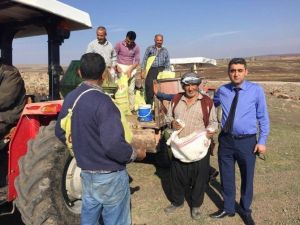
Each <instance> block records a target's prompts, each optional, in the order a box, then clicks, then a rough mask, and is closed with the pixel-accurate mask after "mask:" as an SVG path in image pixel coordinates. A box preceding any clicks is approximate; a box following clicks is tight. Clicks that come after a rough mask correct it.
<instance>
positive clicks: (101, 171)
mask: <svg viewBox="0 0 300 225" xmlns="http://www.w3.org/2000/svg"><path fill="white" fill-rule="evenodd" d="M81 171H82V172H85V173H92V174H95V173H104V174H106V173H115V172H118V171H120V170H115V171H110V170H81Z"/></svg>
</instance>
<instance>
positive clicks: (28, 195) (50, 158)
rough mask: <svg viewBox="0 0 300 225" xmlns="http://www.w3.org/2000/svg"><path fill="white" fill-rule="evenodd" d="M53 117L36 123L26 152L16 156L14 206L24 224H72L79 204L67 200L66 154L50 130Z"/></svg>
mask: <svg viewBox="0 0 300 225" xmlns="http://www.w3.org/2000/svg"><path fill="white" fill-rule="evenodd" d="M54 127H55V121H52V122H51V123H50V124H49V125H48V126H46V127H45V126H42V127H40V130H39V133H38V134H37V136H36V138H35V139H34V140H30V141H29V142H28V152H27V154H26V155H25V156H23V157H22V158H21V159H20V160H19V168H20V174H19V176H18V177H17V178H16V180H15V187H16V190H17V194H18V196H17V198H16V200H15V202H16V206H17V208H18V209H19V211H20V213H21V216H22V220H23V222H24V223H25V224H26V225H71V224H72V225H76V224H79V223H80V207H79V210H78V209H77V211H76V210H74V209H72V207H71V206H70V204H68V201H66V199H68V198H67V197H66V191H65V189H66V188H65V179H66V176H67V175H66V169H67V167H68V164H69V163H70V161H71V160H70V158H71V157H70V155H69V152H68V151H67V149H66V147H65V146H64V145H63V144H62V143H61V142H60V141H59V140H58V139H57V138H56V136H55V134H54Z"/></svg>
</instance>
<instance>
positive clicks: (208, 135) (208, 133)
mask: <svg viewBox="0 0 300 225" xmlns="http://www.w3.org/2000/svg"><path fill="white" fill-rule="evenodd" d="M214 134H215V132H211V131H209V130H207V131H206V137H207V138H208V139H210V138H213V136H214Z"/></svg>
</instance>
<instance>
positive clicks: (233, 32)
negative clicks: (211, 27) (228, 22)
mask: <svg viewBox="0 0 300 225" xmlns="http://www.w3.org/2000/svg"><path fill="white" fill-rule="evenodd" d="M238 33H241V31H239V30H235V31H225V32H218V33H211V34H207V35H205V36H204V38H212V37H222V36H228V35H233V34H238Z"/></svg>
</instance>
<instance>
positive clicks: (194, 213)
mask: <svg viewBox="0 0 300 225" xmlns="http://www.w3.org/2000/svg"><path fill="white" fill-rule="evenodd" d="M192 218H193V219H194V220H199V219H200V218H201V213H200V207H193V208H192Z"/></svg>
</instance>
